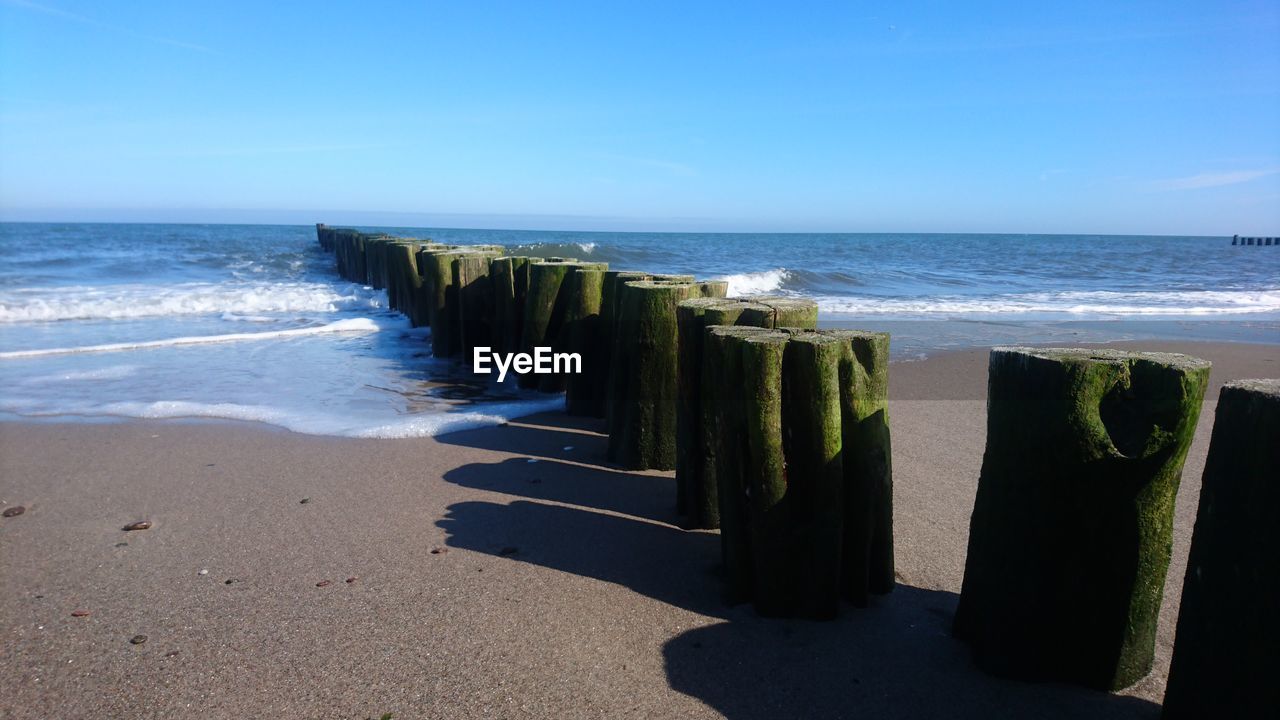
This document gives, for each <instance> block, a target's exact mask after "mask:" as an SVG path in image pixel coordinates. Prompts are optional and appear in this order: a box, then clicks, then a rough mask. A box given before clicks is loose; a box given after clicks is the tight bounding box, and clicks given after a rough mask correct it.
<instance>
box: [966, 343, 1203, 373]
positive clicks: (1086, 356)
mask: <svg viewBox="0 0 1280 720" xmlns="http://www.w3.org/2000/svg"><path fill="white" fill-rule="evenodd" d="M998 355H1021V356H1024V357H1028V358H1038V359H1040V360H1049V361H1052V362H1096V363H1107V364H1112V365H1115V364H1121V363H1127V362H1131V361H1134V360H1144V361H1146V362H1152V363H1156V364H1158V365H1164V366H1166V367H1170V368H1174V369H1177V370H1182V371H1184V372H1185V371H1196V370H1206V369H1208V368H1209V367H1210V365H1211V363H1210V362H1209V361H1208V360H1201V359H1200V358H1197V357H1192V356H1190V355H1183V354H1181V353H1165V352H1142V351H1136V350H1113V349H1110V348H1037V347H1019V346H1007V347H995V348H992V349H991V359H992V361H995V359H996V357H997V356H998Z"/></svg>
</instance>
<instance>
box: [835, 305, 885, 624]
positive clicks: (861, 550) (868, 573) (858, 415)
mask: <svg viewBox="0 0 1280 720" xmlns="http://www.w3.org/2000/svg"><path fill="white" fill-rule="evenodd" d="M827 334H828V335H830V336H831V337H833V338H836V339H837V340H839V341H840V343H841V350H842V353H841V358H840V418H841V419H840V425H841V433H842V438H843V439H842V445H843V452H842V453H841V464H842V466H843V471H844V499H843V502H844V531H843V550H842V552H841V567H840V582H841V591H842V593H843V595H844V597H845V598H846V599H848V600H849V601H850V602H852V603H853V604H854V605H857V606H859V607H865V606H866V605H867V604H868V603H869V600H870V597H869V596H870V595H884V594H886V593H889V592H892V591H893V588H894V585H895V584H896V580H895V578H894V561H893V461H892V457H893V453H892V451H891V447H890V436H889V334H888V333H875V332H863V331H859V330H831V331H827Z"/></svg>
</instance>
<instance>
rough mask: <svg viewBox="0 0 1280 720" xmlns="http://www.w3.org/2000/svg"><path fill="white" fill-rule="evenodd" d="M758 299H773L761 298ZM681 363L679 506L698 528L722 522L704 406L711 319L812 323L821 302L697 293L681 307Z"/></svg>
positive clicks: (769, 325)
mask: <svg viewBox="0 0 1280 720" xmlns="http://www.w3.org/2000/svg"><path fill="white" fill-rule="evenodd" d="M760 301H766V302H770V303H773V304H772V305H767V304H763V303H762V302H760ZM676 315H677V322H678V325H679V334H680V336H679V369H678V376H677V388H676V394H677V398H678V404H677V406H676V510H677V512H679V513H680V514H681V515H685V516H687V517H688V518H689V520H688V525H689V526H690V527H695V528H709V529H714V528H716V527H719V503H718V502H717V500H716V487H717V484H716V480H715V472H714V467H713V463H711V462H710V461H709V460H708V458H709V455H708V452H709V450H708V446H709V443H710V442H711V437H710V435H709V433H707V432H704V430H703V426H702V421H701V418H702V412H701V407H700V405H701V396H702V392H701V388H700V385H701V378H702V365H703V354H704V353H703V338H704V335H705V328H706V327H708V326H711V325H744V326H757V327H765V328H773V327H797V328H809V329H812V328H813V327H815V326H816V324H817V317H818V306H817V304H816V303H815V302H814V301H812V300H806V299H802V298H776V297H763V296H761V297H738V298H694V299H691V300H685V301H683V302H681V303H680V306H679V307H678V308H677V312H676Z"/></svg>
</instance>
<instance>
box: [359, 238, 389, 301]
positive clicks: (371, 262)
mask: <svg viewBox="0 0 1280 720" xmlns="http://www.w3.org/2000/svg"><path fill="white" fill-rule="evenodd" d="M389 241H390V239H389V238H386V237H381V236H370V237H366V238H365V239H364V248H363V251H362V252H361V255H362V256H363V257H364V281H365V284H367V285H369V286H370V287H372V288H373V289H375V290H382V289H383V288H385V287H386V286H387V283H386V275H385V274H384V273H383V264H384V263H383V261H384V256H383V252H382V248H383V246H384V245H386V244H387V243H388V242H389Z"/></svg>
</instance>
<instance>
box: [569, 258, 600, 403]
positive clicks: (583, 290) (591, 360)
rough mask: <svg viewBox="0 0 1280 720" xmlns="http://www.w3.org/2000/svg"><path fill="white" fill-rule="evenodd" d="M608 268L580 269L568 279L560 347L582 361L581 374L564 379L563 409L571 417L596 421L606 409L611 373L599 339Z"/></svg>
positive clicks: (574, 374)
mask: <svg viewBox="0 0 1280 720" xmlns="http://www.w3.org/2000/svg"><path fill="white" fill-rule="evenodd" d="M606 267H608V266H604V267H581V268H577V269H575V270H574V271H573V272H572V273H570V275H569V276H568V277H566V278H565V282H566V283H567V284H569V285H570V287H569V301H568V303H567V307H566V311H565V322H564V326H563V327H562V328H561V330H560V338H561V342H560V346H561V347H563V348H564V350H563V352H569V353H573V354H576V355H577V356H578V357H580V358H581V359H582V367H581V372H577V373H573V374H570V375H568V376H567V377H566V378H565V398H564V407H565V412H567V413H568V414H570V415H579V416H584V417H596V416H598V415H599V414H600V412H601V410H602V408H603V407H604V398H605V391H606V388H605V382H606V381H607V378H608V377H609V372H608V368H607V367H605V366H604V364H603V363H602V362H601V359H600V357H599V346H600V342H599V336H600V306H601V303H602V302H603V300H604V275H605V272H606V270H605V268H606Z"/></svg>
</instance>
